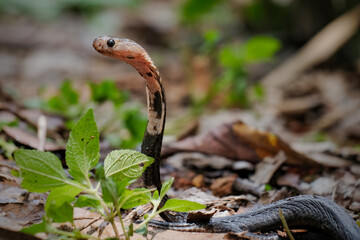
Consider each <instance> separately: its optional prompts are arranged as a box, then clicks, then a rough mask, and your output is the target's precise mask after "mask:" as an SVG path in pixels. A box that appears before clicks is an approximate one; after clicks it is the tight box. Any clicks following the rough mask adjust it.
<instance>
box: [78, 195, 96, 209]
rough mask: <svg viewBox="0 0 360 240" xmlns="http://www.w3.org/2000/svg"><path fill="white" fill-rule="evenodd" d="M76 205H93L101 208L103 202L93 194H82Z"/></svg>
mask: <svg viewBox="0 0 360 240" xmlns="http://www.w3.org/2000/svg"><path fill="white" fill-rule="evenodd" d="M74 207H79V208H82V207H92V208H95V209H97V210H101V209H102V207H101V204H100V201H99V200H98V199H96V197H95V196H93V195H81V196H79V197H78V199H77V200H76V202H75V204H74Z"/></svg>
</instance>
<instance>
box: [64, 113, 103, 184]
mask: <svg viewBox="0 0 360 240" xmlns="http://www.w3.org/2000/svg"><path fill="white" fill-rule="evenodd" d="M99 151H100V145H99V132H98V129H97V126H96V123H95V121H94V115H93V110H92V109H89V111H87V113H86V114H85V115H84V116H83V117H82V118H81V119H80V120H79V121H78V122H77V123H76V124H75V126H74V128H73V130H72V131H71V133H70V137H69V141H68V144H67V146H66V163H67V165H68V167H69V173H70V174H71V176H73V178H74V179H75V180H77V181H79V182H81V183H82V182H84V181H85V179H86V177H87V175H88V172H89V170H90V169H92V168H93V167H95V166H96V164H97V163H98V161H99V158H100V153H99Z"/></svg>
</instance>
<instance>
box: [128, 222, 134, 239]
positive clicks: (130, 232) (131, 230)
mask: <svg viewBox="0 0 360 240" xmlns="http://www.w3.org/2000/svg"><path fill="white" fill-rule="evenodd" d="M133 235H134V224H133V223H130V225H129V230H128V236H129V237H132V236H133Z"/></svg>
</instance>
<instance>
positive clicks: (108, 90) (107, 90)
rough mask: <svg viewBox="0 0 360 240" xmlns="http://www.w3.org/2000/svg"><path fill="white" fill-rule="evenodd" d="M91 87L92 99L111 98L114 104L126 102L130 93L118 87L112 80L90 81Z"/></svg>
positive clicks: (103, 99) (98, 100)
mask: <svg viewBox="0 0 360 240" xmlns="http://www.w3.org/2000/svg"><path fill="white" fill-rule="evenodd" d="M89 85H90V88H91V95H92V99H93V100H94V101H95V102H104V101H106V100H111V101H112V102H113V103H114V104H116V105H119V104H122V103H124V102H125V101H126V100H127V98H128V93H126V92H122V91H120V90H119V89H117V87H116V84H115V82H114V81H112V80H105V81H103V82H101V83H99V84H96V83H92V82H90V83H89Z"/></svg>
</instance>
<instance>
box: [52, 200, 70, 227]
mask: <svg viewBox="0 0 360 240" xmlns="http://www.w3.org/2000/svg"><path fill="white" fill-rule="evenodd" d="M46 215H47V216H48V217H49V218H51V219H52V222H58V223H62V222H72V221H73V216H74V208H73V206H72V205H71V204H70V203H69V202H63V203H62V204H61V205H59V204H55V202H53V201H51V202H49V204H48V210H47V212H46Z"/></svg>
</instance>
